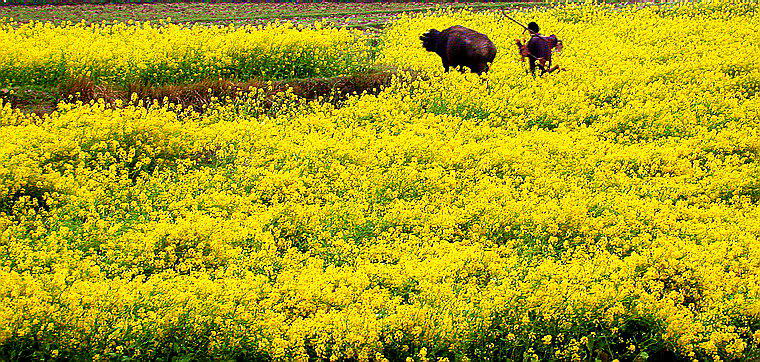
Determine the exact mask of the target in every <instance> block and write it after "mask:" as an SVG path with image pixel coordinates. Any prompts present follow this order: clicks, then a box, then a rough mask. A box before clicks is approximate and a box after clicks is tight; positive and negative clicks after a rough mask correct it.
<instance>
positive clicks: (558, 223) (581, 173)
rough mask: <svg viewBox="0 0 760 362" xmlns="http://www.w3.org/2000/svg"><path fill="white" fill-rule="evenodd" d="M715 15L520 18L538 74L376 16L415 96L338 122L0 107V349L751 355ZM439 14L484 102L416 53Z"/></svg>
mask: <svg viewBox="0 0 760 362" xmlns="http://www.w3.org/2000/svg"><path fill="white" fill-rule="evenodd" d="M724 5H725V6H713V5H712V4H711V3H697V4H684V5H675V6H674V5H665V6H662V7H643V8H638V7H633V6H631V7H622V8H621V7H608V6H601V5H583V6H573V5H568V6H559V7H555V8H550V9H543V10H540V11H532V12H528V13H524V14H517V15H520V16H525V17H530V18H532V19H535V20H536V21H538V22H539V24H541V25H542V26H544V27H545V28H547V29H552V28H553V29H563V31H562V33H561V34H560V35H561V37H563V38H564V40H565V42H566V50H565V53H563V54H561V55H559V56H558V58H557V59H556V61H557V62H562V63H563V65H564V66H565V67H567V68H569V71H568V72H564V73H559V74H557V75H552V76H551V77H546V78H537V79H533V78H531V77H528V76H524V73H523V71H522V69H521V68H520V64H519V63H518V60H517V58H518V56H517V54H516V52H514V53H510V52H509V50H508V49H509V47H510V46H511V44H512V39H513V38H514V36H515V34H514V30H513V29H512V28H505V27H503V25H500V22H499V21H500V19H501V18H500V15H499V14H471V13H467V12H458V13H441V14H433V15H430V14H427V15H415V16H412V17H408V18H401V19H399V21H398V23H396V24H395V25H394V26H393V27H392V28H391V29H389V30H388V33H387V35H386V39H385V46H384V48H383V50H382V54H381V59H382V61H383V62H386V63H388V64H391V65H394V64H395V65H400V64H404V65H406V66H408V67H412V68H413V69H415V70H416V71H417V72H418V73H420V72H421V73H423V74H424V76H422V77H420V76H417V77H416V78H411V79H407V80H402V81H398V82H397V83H395V84H394V85H392V86H391V87H389V88H388V89H386V90H384V91H383V92H381V93H380V94H379V95H362V96H357V97H353V98H351V99H349V100H347V101H346V102H345V103H344V104H342V106H341V107H337V106H335V105H332V104H330V103H318V102H312V103H308V102H304V101H300V100H298V99H294V98H292V97H290V96H288V95H287V94H285V95H282V99H281V102H280V103H279V107H277V108H275V109H267V108H265V107H264V105H266V104H267V103H268V102H269V100H266V99H262V98H261V97H259V96H258V95H257V94H252V95H251V96H250V97H249V98H247V99H241V100H238V101H236V102H233V103H230V104H226V105H223V104H216V105H213V106H211V107H210V109H209V110H208V111H207V112H205V113H203V114H197V113H194V112H192V111H187V110H181V109H178V108H176V107H171V106H152V105H145V104H127V105H123V106H116V107H113V106H108V105H105V104H99V103H94V104H88V105H82V104H76V105H62V107H61V109H60V110H59V111H58V112H56V113H54V114H52V115H50V116H46V117H44V118H39V117H36V116H28V115H23V114H20V113H18V112H17V111H14V110H12V109H10V108H9V107H7V106H6V107H4V108H2V110H1V111H0V125H1V127H0V136H1V137H2V139H3V140H5V141H4V142H3V143H2V144H0V184H1V186H2V187H0V200H2V202H0V206H1V207H2V211H1V212H2V213H1V214H0V352H1V353H2V354H3V355H4V356H8V357H10V358H50V357H53V358H56V357H57V358H84V359H110V358H135V359H150V358H160V357H165V356H175V355H178V356H183V357H186V358H193V359H202V358H219V359H225V358H243V359H270V358H271V359H297V358H306V357H313V358H324V359H338V360H339V359H347V358H353V359H361V360H369V359H376V360H383V359H388V360H404V359H413V360H428V359H432V360H436V359H448V360H464V359H468V358H469V359H476V360H482V359H494V360H504V359H507V358H510V359H518V360H524V359H542V360H544V359H560V360H588V359H594V358H601V357H600V356H606V357H605V358H614V359H619V360H633V359H647V358H651V359H672V358H675V357H680V358H688V359H697V360H734V359H736V360H751V359H753V358H757V357H758V355H759V354H760V241H758V237H760V220H759V218H760V209H759V208H758V202H760V169H759V168H758V157H759V156H758V155H759V154H758V149H759V148H760V137H758V136H759V134H758V124H759V123H758V121H760V97H759V95H758V88H757V84H758V80H760V66H759V64H758V60H757V59H755V58H753V57H751V56H750V55H751V54H755V53H757V51H758V50H760V49H758V48H759V47H760V44H757V43H756V42H753V38H751V35H752V34H756V32H757V30H760V29H758V24H760V21H757V20H758V18H757V17H758V15H757V14H756V11H755V10H756V7H753V6H749V5H746V6H745V5H743V4H737V5H735V6H729V4H724ZM513 15H514V14H513ZM452 22H461V23H462V24H463V25H465V26H471V27H472V28H474V29H478V30H481V29H482V30H483V31H486V32H488V34H489V37H491V39H493V40H494V42H495V43H496V45H497V47H499V49H500V53H499V54H500V55H499V57H498V58H497V59H496V61H495V64H494V67H493V72H492V73H491V74H489V75H488V77H487V79H488V81H487V82H485V81H482V80H481V79H479V78H477V77H475V76H472V75H469V74H466V75H460V74H457V73H451V74H445V75H444V74H442V69H438V68H437V67H439V66H440V65H439V64H438V61H437V59H435V58H434V56H432V55H430V54H427V53H426V52H425V51H424V49H422V48H421V47H419V44H418V40H416V39H414V38H415V36H416V35H417V36H418V34H419V33H420V31H421V30H422V31H424V30H427V29H428V28H432V27H442V26H444V25H446V24H450V23H452ZM491 34H493V36H491ZM600 34H604V36H600ZM674 36H676V37H677V38H678V39H680V41H681V46H680V47H679V48H678V51H677V52H669V53H666V54H664V53H663V52H662V50H661V47H662V44H663V42H665V41H669V40H670V39H671V38H672V37H674ZM669 49H670V48H669ZM512 54H514V55H512Z"/></svg>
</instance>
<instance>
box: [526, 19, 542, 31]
mask: <svg viewBox="0 0 760 362" xmlns="http://www.w3.org/2000/svg"><path fill="white" fill-rule="evenodd" d="M528 30H530V32H531V33H538V30H539V29H538V24H536V23H535V22H533V21H531V22H530V24H528Z"/></svg>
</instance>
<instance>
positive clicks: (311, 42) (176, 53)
mask: <svg viewBox="0 0 760 362" xmlns="http://www.w3.org/2000/svg"><path fill="white" fill-rule="evenodd" d="M359 35H360V33H359V32H357V31H351V30H338V29H322V28H315V29H303V28H300V27H296V26H294V25H292V24H288V23H285V24H271V25H267V26H204V25H175V24H171V23H150V22H144V23H139V22H136V23H130V24H125V23H121V24H116V25H105V24H85V23H78V24H63V25H55V24H52V23H42V22H32V23H28V24H23V25H18V26H17V25H16V24H14V23H12V22H10V21H7V20H6V21H5V22H0V44H3V46H2V47H0V82H2V83H0V84H5V85H49V84H53V85H57V84H58V83H61V82H63V81H67V80H70V79H75V78H78V77H82V76H87V77H90V78H92V79H94V80H96V81H99V82H103V83H115V84H118V85H129V84H142V85H156V84H167V83H179V82H197V81H203V80H207V79H215V78H219V77H222V78H234V79H239V80H248V79H253V78H258V79H279V78H302V77H314V76H334V75H340V74H346V73H351V72H355V71H362V70H366V69H368V67H369V66H370V65H371V61H370V60H371V57H372V54H371V53H370V48H369V46H368V45H367V44H366V43H362V42H360V41H359Z"/></svg>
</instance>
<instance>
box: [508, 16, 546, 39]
mask: <svg viewBox="0 0 760 362" xmlns="http://www.w3.org/2000/svg"><path fill="white" fill-rule="evenodd" d="M504 17H505V18H507V19H509V20H512V21H514V22H515V24H517V25H520V26H522V27H523V29H525V30H527V31H528V32H529V33H530V32H531V31H530V29H528V27H527V26H525V25H522V24H521V23H520V22H519V21H517V20H515V19H512V17H511V16H509V15H507V14H504ZM525 30H523V32H525ZM538 38H539V39H541V40H543V41H544V43H548V42H549V41H548V40H546V39H544V38H543V37H540V36H539V37H538Z"/></svg>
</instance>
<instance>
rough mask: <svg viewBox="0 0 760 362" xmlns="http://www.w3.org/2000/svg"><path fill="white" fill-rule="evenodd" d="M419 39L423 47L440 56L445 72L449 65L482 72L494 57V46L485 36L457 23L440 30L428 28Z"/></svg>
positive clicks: (478, 72) (487, 68) (486, 70)
mask: <svg viewBox="0 0 760 362" xmlns="http://www.w3.org/2000/svg"><path fill="white" fill-rule="evenodd" d="M420 40H422V47H423V48H425V49H426V50H427V51H429V52H434V53H436V54H438V55H439V56H440V57H441V60H442V61H443V68H444V69H445V70H446V71H447V72H448V71H449V68H450V67H467V68H470V71H472V72H473V73H477V74H482V73H484V72H488V70H489V64H490V63H492V62H493V60H494V58H495V57H496V46H494V45H493V42H491V40H490V39H488V37H487V36H485V35H484V34H481V33H478V32H477V31H474V30H472V29H468V28H465V27H463V26H459V25H456V26H452V27H450V28H448V29H444V30H442V31H438V30H435V29H430V30H429V31H428V32H427V33H425V34H422V36H420Z"/></svg>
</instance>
